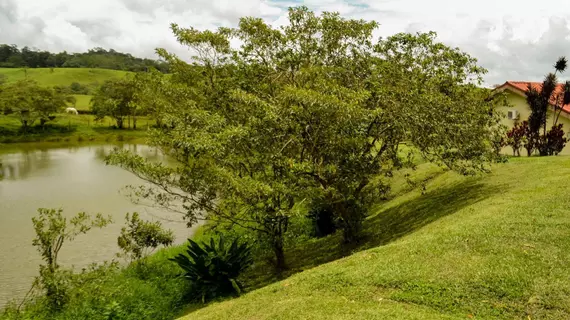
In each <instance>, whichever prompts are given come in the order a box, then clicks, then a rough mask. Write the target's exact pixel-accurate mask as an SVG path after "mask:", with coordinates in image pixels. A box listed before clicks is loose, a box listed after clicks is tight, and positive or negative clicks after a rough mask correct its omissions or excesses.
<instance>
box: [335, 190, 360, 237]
mask: <svg viewBox="0 0 570 320" xmlns="http://www.w3.org/2000/svg"><path fill="white" fill-rule="evenodd" d="M335 211H336V213H337V214H338V216H339V218H340V222H341V227H342V234H343V240H344V243H356V242H358V241H359V240H360V238H361V231H362V221H363V220H364V211H363V208H362V207H361V205H360V204H359V203H358V202H357V201H356V200H344V201H340V202H337V204H336V205H335Z"/></svg>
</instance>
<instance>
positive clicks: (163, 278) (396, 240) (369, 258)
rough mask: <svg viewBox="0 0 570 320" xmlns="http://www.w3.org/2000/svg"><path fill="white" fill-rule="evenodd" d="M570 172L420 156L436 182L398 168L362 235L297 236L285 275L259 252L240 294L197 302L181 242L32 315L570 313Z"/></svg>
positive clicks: (567, 167)
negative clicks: (54, 310) (444, 164)
mask: <svg viewBox="0 0 570 320" xmlns="http://www.w3.org/2000/svg"><path fill="white" fill-rule="evenodd" d="M569 174H570V157H550V158H516V159H511V161H510V162H509V163H506V164H500V165H495V166H494V168H493V173H491V174H489V175H484V176H480V177H469V178H467V177H462V176H459V175H457V174H455V173H453V172H445V171H443V170H442V169H440V168H437V167H435V166H433V165H431V164H421V165H420V166H419V168H418V170H417V171H415V172H413V173H412V179H413V180H414V181H415V182H421V181H424V182H425V183H426V191H425V192H424V193H422V191H421V189H422V188H421V187H415V188H413V187H410V186H409V185H408V184H406V183H405V182H404V178H403V176H404V175H403V173H400V174H398V175H396V176H395V177H394V178H393V179H394V184H393V185H394V188H393V190H392V195H391V196H390V197H389V198H388V199H386V200H384V201H379V203H378V205H377V206H376V208H375V209H374V210H373V213H372V215H370V216H369V217H368V218H367V220H366V223H365V239H364V241H362V242H361V243H360V244H359V245H357V246H352V247H346V246H343V245H342V244H341V236H340V234H335V235H332V236H329V237H327V238H322V239H311V238H307V239H305V240H301V239H300V238H298V239H297V240H299V241H297V242H296V243H293V244H290V245H289V246H288V248H287V250H286V253H287V262H288V265H289V267H290V270H289V271H288V272H286V273H285V274H284V275H283V276H282V277H277V276H275V275H274V274H273V273H272V272H271V268H270V266H269V264H268V263H267V262H266V260H264V259H263V258H262V257H260V256H257V257H256V261H255V263H254V265H253V266H252V267H251V268H250V269H249V270H248V271H247V272H246V274H244V275H243V277H242V280H243V282H244V283H245V285H246V291H248V293H246V294H245V295H243V296H242V297H240V298H236V299H227V300H225V301H218V302H212V303H210V304H207V305H203V304H191V303H189V301H190V300H189V297H188V296H186V295H185V293H186V292H187V291H186V290H187V289H188V284H187V283H186V281H185V280H184V279H181V278H179V277H177V275H178V274H179V272H180V270H179V269H178V267H177V266H176V265H175V264H174V263H173V262H171V261H168V258H170V257H173V256H174V255H175V254H177V253H178V252H180V250H182V248H181V247H174V248H169V249H164V250H161V251H159V252H158V253H157V254H155V255H153V256H151V257H150V258H149V259H148V261H147V264H146V265H145V267H144V268H142V269H141V268H140V267H137V266H133V265H131V266H129V267H128V268H126V269H113V270H111V271H109V269H105V270H103V271H96V272H92V273H88V274H87V275H85V276H83V277H84V278H83V280H81V286H80V288H79V289H76V290H75V291H74V293H73V295H72V300H71V301H70V303H69V304H68V305H67V306H66V308H65V309H64V311H63V312H62V313H60V314H58V315H55V316H54V315H43V313H42V312H44V311H43V309H42V307H41V304H39V305H36V309H34V308H31V309H28V310H27V311H26V312H27V313H25V314H24V318H26V317H28V318H33V317H35V318H37V319H47V318H50V319H75V318H89V319H109V317H110V316H109V315H113V316H112V317H111V318H113V319H172V318H174V317H177V316H181V315H182V314H184V313H188V314H187V315H186V316H183V317H182V319H469V318H474V319H523V318H524V319H567V318H570V302H569V300H568V295H569V292H570V281H568V275H567V270H568V265H570V250H569V249H570V229H568V227H567V226H568V225H569V224H570V213H569V211H568V208H569V205H570V198H568V197H567V196H566V195H565V194H564V193H563V190H566V189H568V188H570V179H568V178H567V176H568V175H569ZM204 230H205V228H203V229H202V232H201V233H199V234H198V235H197V236H196V237H197V238H198V239H200V238H207V237H208V234H207V232H205V233H204ZM93 292H97V294H93ZM5 317H8V315H5Z"/></svg>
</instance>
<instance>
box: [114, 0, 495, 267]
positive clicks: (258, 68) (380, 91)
mask: <svg viewBox="0 0 570 320" xmlns="http://www.w3.org/2000/svg"><path fill="white" fill-rule="evenodd" d="M289 22H290V23H289V25H288V26H285V27H282V28H273V27H271V26H270V25H268V24H266V23H265V22H264V21H263V20H262V19H260V18H251V17H246V18H242V19H241V20H240V23H239V26H238V27H237V28H235V29H229V28H219V29H218V30H215V31H212V30H205V31H199V30H197V29H194V28H181V27H179V26H178V25H176V24H173V25H172V31H173V33H174V35H175V36H176V37H177V39H178V41H179V42H180V43H181V44H182V45H185V46H188V47H190V48H191V49H192V50H193V52H196V55H195V56H193V57H192V61H191V62H190V63H186V62H184V61H183V60H181V59H180V58H178V57H176V56H175V55H173V54H170V53H168V52H167V51H166V50H163V49H160V50H158V52H159V54H160V55H161V57H162V58H163V59H165V60H166V61H167V62H168V63H169V64H170V66H171V71H172V72H173V76H172V78H170V79H162V80H161V81H154V82H152V81H151V82H150V84H149V85H148V86H146V89H145V90H147V91H148V90H151V92H152V97H153V100H152V103H153V105H155V106H160V110H161V120H162V123H163V125H162V126H161V127H160V128H158V129H156V130H154V131H153V133H152V136H151V143H152V144H153V145H155V146H158V147H160V148H161V149H162V150H163V151H164V152H165V153H167V154H169V155H170V156H172V157H173V158H174V159H176V160H177V161H178V163H179V165H178V166H163V165H160V164H156V163H150V162H147V161H145V160H144V159H143V158H142V157H139V156H136V155H133V154H129V153H127V152H124V151H117V152H116V153H114V154H113V155H112V156H111V157H110V158H109V159H108V162H109V163H111V164H116V165H119V166H122V167H124V168H126V169H128V170H130V171H132V172H134V173H135V174H137V175H138V176H139V177H141V178H143V179H145V180H146V181H148V182H150V183H151V187H148V186H141V187H139V188H135V189H134V190H133V191H134V192H135V195H137V196H140V197H142V198H146V199H149V200H151V201H153V202H154V203H155V204H158V205H161V206H165V207H169V208H171V209H174V210H179V211H180V212H182V213H183V214H184V215H185V217H186V218H187V219H188V222H189V224H193V223H195V222H196V221H197V220H198V219H209V220H211V221H218V222H230V223H231V224H234V225H239V226H241V227H244V228H248V229H251V230H253V231H256V232H257V234H258V235H259V239H260V240H262V241H264V242H266V243H268V244H269V245H270V247H271V248H272V249H273V252H274V254H275V262H276V266H277V267H278V268H284V267H285V261H284V255H283V250H284V235H285V233H286V232H287V230H288V227H289V223H290V219H291V217H292V216H294V215H295V214H296V213H297V212H299V210H301V209H300V206H301V205H302V204H303V203H308V204H309V205H311V204H312V203H315V202H326V203H328V204H331V205H332V207H333V211H334V215H335V219H336V221H337V222H338V224H339V226H340V228H341V229H342V230H343V233H344V239H345V240H346V241H347V242H352V241H357V240H358V238H359V235H360V228H361V223H362V221H363V219H364V217H365V216H366V214H367V213H368V210H369V208H370V205H371V204H372V203H373V201H375V200H376V199H377V198H378V196H379V195H381V194H383V193H385V192H387V191H388V190H389V183H388V182H387V180H386V179H384V177H387V176H390V175H391V174H392V173H393V172H394V171H395V170H398V169H400V168H403V167H406V166H412V165H413V164H412V161H411V154H410V153H408V152H405V151H404V150H402V148H401V147H402V145H403V144H404V143H407V144H409V145H411V146H412V148H413V149H414V150H417V151H418V152H419V153H421V154H422V155H423V156H424V157H425V158H426V159H427V160H429V161H434V162H437V163H439V164H441V165H445V166H448V167H449V168H452V169H455V170H457V171H459V172H461V173H463V174H472V173H475V172H477V171H482V170H486V169H487V165H488V164H489V163H490V161H492V160H493V159H494V157H495V153H494V152H493V150H492V149H493V148H492V139H493V137H494V136H495V134H494V128H495V127H496V125H497V124H498V119H499V118H498V115H497V114H496V113H495V112H494V108H495V105H496V104H497V103H500V99H489V97H488V95H489V93H488V92H487V91H486V90H482V89H480V88H479V87H478V86H479V85H480V84H481V82H482V78H481V77H482V75H483V74H484V73H485V72H486V71H485V70H484V69H483V68H481V67H479V66H478V65H477V64H476V60H475V59H474V58H472V57H470V56H469V55H467V54H465V53H463V52H461V51H460V50H459V49H455V48H450V47H448V46H445V45H443V44H441V43H438V42H436V40H435V34H434V33H418V34H398V35H395V36H392V37H389V38H385V39H379V40H377V41H374V39H373V36H372V33H373V31H374V30H375V29H376V28H377V27H378V24H377V23H376V22H367V21H363V20H351V19H345V18H342V17H341V16H340V15H339V14H337V13H328V12H325V13H323V14H322V15H321V16H317V15H315V14H314V13H313V12H311V11H310V10H308V9H307V8H306V7H298V8H291V9H290V10H289ZM234 41H235V42H239V43H240V45H239V47H234V46H231V45H230V44H231V43H234ZM145 96H147V97H149V96H151V95H149V94H148V92H147V93H146V95H145Z"/></svg>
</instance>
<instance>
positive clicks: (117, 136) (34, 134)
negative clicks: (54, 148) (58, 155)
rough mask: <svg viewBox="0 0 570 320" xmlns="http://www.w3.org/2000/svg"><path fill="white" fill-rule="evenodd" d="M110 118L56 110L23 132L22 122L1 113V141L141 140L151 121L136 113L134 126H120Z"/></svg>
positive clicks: (144, 136)
mask: <svg viewBox="0 0 570 320" xmlns="http://www.w3.org/2000/svg"><path fill="white" fill-rule="evenodd" d="M114 124H115V122H114V120H113V119H111V118H105V119H103V120H101V121H95V117H94V116H92V115H72V114H66V113H61V114H57V115H56V118H55V120H54V121H50V122H48V123H47V124H46V127H45V128H44V129H42V128H40V127H39V122H36V123H35V125H34V127H33V128H31V129H29V131H28V132H25V133H24V132H22V128H21V123H20V121H19V120H18V118H17V117H16V116H15V115H10V116H1V117H0V144H2V143H19V142H83V141H133V140H137V141H144V140H145V139H146V136H147V129H148V127H150V126H153V125H154V121H153V120H151V119H149V118H148V117H139V118H138V121H137V130H133V129H132V124H131V126H128V122H127V121H126V120H125V126H126V127H127V128H125V129H123V130H118V129H114V128H113V127H112V126H113V125H114Z"/></svg>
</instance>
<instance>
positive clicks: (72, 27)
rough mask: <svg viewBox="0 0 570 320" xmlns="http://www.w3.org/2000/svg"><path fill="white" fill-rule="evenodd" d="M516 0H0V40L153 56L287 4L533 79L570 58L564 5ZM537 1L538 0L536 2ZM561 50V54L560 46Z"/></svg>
mask: <svg viewBox="0 0 570 320" xmlns="http://www.w3.org/2000/svg"><path fill="white" fill-rule="evenodd" d="M544 2H545V4H544V5H542V4H541V5H538V6H537V5H536V3H535V2H534V3H533V2H527V1H524V0H501V1H497V0H480V1H476V2H473V1H471V2H466V1H457V0H431V1H425V0H305V1H295V0H241V1H234V0H166V1H162V2H158V1H153V0H97V1H92V0H42V1H37V0H0V42H3V43H11V44H17V45H19V46H25V45H27V46H32V47H37V48H41V49H46V50H50V51H60V50H68V51H85V50H87V49H90V48H93V47H97V46H100V47H104V48H114V49H116V50H119V51H124V52H130V53H132V54H134V55H140V56H147V57H154V54H153V52H154V49H155V48H156V47H165V48H167V49H169V50H172V51H174V52H177V53H181V54H186V53H185V52H187V51H186V49H185V48H182V47H180V46H179V45H178V44H177V43H176V41H175V39H174V37H173V36H172V35H171V33H170V29H169V25H170V23H171V22H176V23H178V24H180V25H182V26H194V27H196V28H199V29H206V28H215V27H218V26H235V25H236V24H237V22H238V19H239V18H240V17H242V16H260V17H263V18H264V19H265V20H267V21H268V22H270V23H272V24H273V25H275V26H279V25H283V24H286V22H287V19H286V14H287V7H288V6H292V5H296V4H305V5H307V6H308V7H310V8H311V9H313V10H315V11H317V12H322V11H338V12H340V13H341V14H342V15H344V16H347V17H356V18H362V19H367V20H372V19H373V20H376V21H378V22H379V23H380V24H381V27H380V28H379V30H378V32H377V35H378V36H388V35H391V34H394V33H396V32H416V31H430V30H433V31H436V32H438V35H439V39H440V40H441V41H444V42H445V43H448V44H450V45H453V46H459V47H460V48H462V49H463V50H464V51H467V52H469V53H470V54H472V55H473V56H475V57H477V58H478V59H479V61H480V64H482V65H483V66H484V67H486V68H487V69H489V74H488V75H487V77H486V81H487V82H488V83H499V82H503V81H505V80H507V79H509V80H526V79H528V80H540V79H541V78H542V75H543V74H545V73H546V72H548V71H549V69H550V66H551V65H552V63H553V62H554V60H555V59H556V58H557V57H558V56H560V55H564V54H569V55H570V49H569V48H570V39H569V37H570V29H569V26H568V25H569V19H570V7H568V6H567V5H566V1H565V0H546V1H544ZM546 3H547V4H546ZM565 50H568V51H569V52H565Z"/></svg>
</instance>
